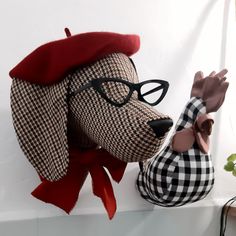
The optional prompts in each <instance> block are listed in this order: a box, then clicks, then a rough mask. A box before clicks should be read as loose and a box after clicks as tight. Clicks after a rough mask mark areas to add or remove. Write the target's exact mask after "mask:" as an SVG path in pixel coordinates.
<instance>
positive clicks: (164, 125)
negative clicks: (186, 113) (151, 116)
mask: <svg viewBox="0 0 236 236" xmlns="http://www.w3.org/2000/svg"><path fill="white" fill-rule="evenodd" d="M148 125H150V126H151V128H152V129H153V131H154V133H155V134H156V136H157V138H161V137H163V136H164V135H165V134H166V132H168V131H169V130H170V128H171V127H172V125H173V121H172V120H171V119H165V120H152V121H148Z"/></svg>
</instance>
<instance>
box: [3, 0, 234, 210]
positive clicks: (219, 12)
mask: <svg viewBox="0 0 236 236" xmlns="http://www.w3.org/2000/svg"><path fill="white" fill-rule="evenodd" d="M233 2H234V1H231V6H230V8H231V9H233V7H234V4H233ZM227 3H230V1H224V0H199V1H194V0H192V1H190V0H180V1H176V0H165V1H161V0H149V1H141V0H129V1H128V0H119V1H118V0H116V1H114V0H113V1H111V0H100V1H96V0H94V1H91V0H84V1H82V0H76V1H75V0H67V1H63V0H51V1H48V0H47V1H46V0H40V1H30V0H21V1H18V0H7V1H1V3H0V59H1V60H0V62H1V66H0V150H1V154H0V211H2V212H3V211H5V212H6V211H7V210H8V209H9V210H11V211H14V209H15V208H16V207H18V204H19V202H23V207H22V209H29V210H30V209H31V208H35V209H36V208H37V209H41V208H42V207H43V204H39V203H38V202H37V201H36V200H34V199H32V198H31V197H30V195H29V193H30V191H31V190H32V189H33V187H34V186H35V185H36V184H37V182H38V180H37V176H36V173H35V172H34V170H33V169H32V167H31V166H30V165H29V164H28V162H27V161H26V160H25V157H24V155H23V154H22V152H21V150H20V148H19V146H18V144H17V141H16V138H15V133H14V130H13V127H12V124H11V116H10V106H9V102H10V99H9V91H10V84H11V80H10V78H9V76H8V72H9V70H10V69H11V68H12V67H13V66H15V65H16V63H18V62H19V61H20V60H21V59H22V58H23V57H24V56H26V55H27V54H28V53H30V52H31V51H32V50H33V49H35V48H36V47H38V46H39V45H40V44H43V43H45V42H48V41H52V40H56V39H60V38H63V37H65V34H64V32H63V29H64V27H69V28H70V29H71V32H72V34H77V33H79V32H85V31H101V30H102V31H114V32H120V33H136V34H139V35H140V36H141V49H140V52H139V53H137V55H135V56H134V61H135V62H136V64H137V68H138V71H139V73H140V80H145V79H149V78H153V77H155V78H160V79H166V80H168V81H169V83H170V90H169V92H168V95H167V96H166V98H165V99H164V101H163V102H162V103H161V105H159V106H158V107H157V109H158V110H160V111H162V112H164V113H167V114H170V115H171V116H172V117H173V119H174V120H175V121H176V120H177V118H178V116H179V114H180V112H181V111H182V109H183V106H184V105H185V103H186V101H187V100H188V97H189V92H190V88H191V84H192V80H193V75H194V73H195V72H196V71H197V70H202V71H204V72H205V73H206V74H208V73H210V72H211V71H212V70H220V69H222V67H224V64H226V67H227V68H229V70H230V73H229V76H228V77H229V81H230V83H231V88H230V90H231V92H230V95H228V96H227V99H226V102H225V104H224V109H223V110H222V112H221V116H219V117H217V118H216V119H217V121H220V123H219V122H218V123H217V122H216V123H217V124H216V125H215V131H214V134H215V138H213V140H212V142H213V144H214V145H212V149H213V154H214V156H213V159H214V160H215V162H216V170H217V181H216V187H215V190H214V193H213V196H214V197H216V198H217V197H224V196H231V195H233V194H236V188H235V187H236V179H235V178H233V177H231V175H229V174H228V173H225V172H224V171H223V170H222V166H223V163H224V159H225V158H226V157H227V155H229V154H230V153H231V152H236V146H235V142H236V139H235V134H236V125H235V124H234V122H236V115H235V113H234V112H233V108H234V107H235V104H234V102H235V97H234V94H235V87H233V86H232V85H233V84H234V85H235V82H234V81H233V77H234V78H235V72H236V71H235V69H234V66H233V62H234V61H235V53H233V48H234V49H235V46H234V45H233V44H234V42H235V40H234V41H233V38H231V37H233V36H234V37H235V35H234V34H233V31H234V29H235V27H236V26H235V22H234V15H233V12H232V11H231V13H230V24H229V26H228V28H226V26H225V25H224V26H223V22H224V24H226V23H227V19H228V18H227V17H224V14H225V13H227V9H228V8H227V6H226V8H225V4H227ZM226 33H227V35H228V38H227V40H228V41H227V42H228V44H227V51H226V50H225V47H224V45H225V43H226V37H225V36H224V35H226ZM234 39H235V38H234ZM222 40H223V41H222ZM226 52H227V53H226ZM234 52H235V51H234ZM230 122H231V123H230ZM232 126H234V133H233V129H232ZM233 139H234V140H233ZM137 172H138V168H137V166H136V165H130V167H129V169H128V171H127V175H126V177H125V179H124V180H123V181H122V183H121V184H120V185H119V186H118V187H117V186H114V187H115V191H116V195H117V199H118V205H119V206H118V210H119V209H122V210H126V209H127V210H129V209H141V208H145V209H148V208H151V206H150V205H148V204H146V203H144V202H143V201H142V200H141V199H140V198H139V197H138V196H137V192H136V191H135V189H134V179H135V177H136V175H137ZM231 185H234V188H232V187H231ZM88 188H90V185H89V186H88V187H86V191H87V189H88ZM88 191H89V190H88ZM84 194H85V196H86V197H84V198H83V197H82V199H81V203H80V206H79V208H78V209H79V210H78V212H79V211H82V208H83V210H84V211H90V212H92V211H93V210H94V209H97V208H100V207H101V208H102V204H101V203H100V202H99V201H95V200H91V199H93V197H90V198H88V197H87V195H86V193H85V190H84ZM89 194H90V193H89ZM225 194H226V195H225ZM87 198H88V199H89V201H92V203H91V202H88V201H87V202H86V199H87ZM19 199H20V200H19ZM6 203H9V206H8V205H7V204H6ZM83 204H84V205H83ZM36 206H37V207H36ZM83 206H84V207H83ZM50 209H52V208H50Z"/></svg>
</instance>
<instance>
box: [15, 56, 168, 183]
mask: <svg viewBox="0 0 236 236" xmlns="http://www.w3.org/2000/svg"><path fill="white" fill-rule="evenodd" d="M100 77H109V78H117V77H118V78H122V79H123V80H127V81H130V82H133V83H137V82H138V76H137V73H136V71H135V68H134V66H133V64H132V63H131V61H130V59H129V58H128V57H127V56H126V55H124V54H122V53H114V54H110V55H108V56H106V57H104V58H102V59H100V60H98V61H96V62H94V63H92V64H90V65H88V66H84V67H81V68H78V69H77V70H75V71H74V72H72V73H70V74H68V75H67V76H66V78H65V79H64V80H62V81H61V82H58V83H56V84H53V85H50V86H42V85H35V84H32V83H29V82H26V81H23V80H19V79H18V78H14V79H13V83H12V88H11V107H12V116H13V123H14V127H15V129H16V133H17V136H18V140H19V143H20V146H21V148H22V150H23V151H24V153H25V155H26V156H27V158H28V159H29V161H30V162H31V163H32V165H33V166H34V167H35V168H36V170H37V172H38V173H39V174H40V175H41V176H43V177H45V178H47V179H49V180H52V181H55V180H58V179H60V178H61V177H63V176H64V175H65V174H66V171H67V167H68V162H69V159H68V139H69V142H73V143H76V145H77V146H79V147H80V148H90V147H94V146H102V147H103V148H104V149H106V150H107V151H108V152H109V153H111V154H112V155H114V156H115V157H117V158H119V159H120V160H122V161H125V162H135V161H142V160H145V159H148V158H151V157H152V156H153V155H154V154H155V153H156V152H157V151H158V150H159V149H160V147H161V146H162V144H163V142H164V139H165V137H166V134H167V132H168V130H167V131H166V132H165V134H164V135H162V136H161V137H159V138H157V136H156V134H155V133H154V131H153V129H152V128H151V127H150V125H148V122H149V121H153V120H165V119H167V120H170V118H169V117H168V116H167V115H163V114H161V113H159V112H157V111H156V110H155V109H153V108H152V107H150V106H149V105H147V104H145V103H143V102H140V101H139V100H138V99H137V94H135V93H133V95H132V97H131V99H130V100H129V102H128V103H126V104H125V105H123V106H122V107H115V106H113V105H112V104H110V103H108V102H107V101H106V100H104V99H103V98H102V97H101V96H100V94H99V93H97V92H96V91H95V90H94V89H93V88H89V89H87V90H84V91H82V92H80V93H78V94H77V95H76V96H69V95H70V94H71V93H73V91H76V90H77V89H79V88H80V87H81V86H83V85H85V84H86V83H88V82H89V81H90V80H92V79H95V78H100ZM103 89H104V90H105V91H106V94H107V96H110V98H111V99H114V100H118V101H119V99H122V97H123V96H125V93H127V88H125V87H124V86H122V85H120V84H116V83H113V84H107V86H105V87H103Z"/></svg>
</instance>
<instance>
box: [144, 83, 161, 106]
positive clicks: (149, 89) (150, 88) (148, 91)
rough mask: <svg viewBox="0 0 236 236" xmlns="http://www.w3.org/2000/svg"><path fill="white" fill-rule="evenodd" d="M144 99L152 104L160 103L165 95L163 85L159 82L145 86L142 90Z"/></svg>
mask: <svg viewBox="0 0 236 236" xmlns="http://www.w3.org/2000/svg"><path fill="white" fill-rule="evenodd" d="M140 92H141V95H142V97H143V99H144V100H145V101H146V102H147V103H150V104H153V103H155V102H157V101H158V99H159V98H160V97H161V95H162V93H163V85H161V84H160V83H158V82H150V83H146V84H143V85H142V87H141V89H140Z"/></svg>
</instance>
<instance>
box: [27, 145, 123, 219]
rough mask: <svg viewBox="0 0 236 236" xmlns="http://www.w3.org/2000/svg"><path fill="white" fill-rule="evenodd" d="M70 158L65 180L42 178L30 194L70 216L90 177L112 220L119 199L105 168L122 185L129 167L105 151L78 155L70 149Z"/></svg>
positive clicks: (82, 152) (97, 150)
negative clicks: (89, 176) (52, 180)
mask: <svg viewBox="0 0 236 236" xmlns="http://www.w3.org/2000/svg"><path fill="white" fill-rule="evenodd" d="M69 154H70V163H69V168H68V171H67V174H66V176H65V177H64V178H62V179H61V180H59V181H55V182H50V181H48V180H46V179H43V178H41V181H42V183H41V184H40V185H39V186H38V187H37V188H36V189H35V190H34V191H33V192H32V193H31V194H32V195H33V196H34V197H36V198H38V199H39V200H42V201H44V202H46V203H51V204H54V205H56V206H58V207H60V208H61V209H63V210H64V211H66V212H67V213H68V214H69V213H70V211H71V210H72V209H73V207H74V206H75V204H76V202H77V199H78V197H79V193H80V189H81V187H82V186H83V183H84V181H85V179H86V177H87V175H88V173H90V175H91V178H92V186H93V193H94V194H95V195H96V196H97V197H100V198H101V200H102V202H103V204H104V206H105V208H106V211H107V214H108V216H109V218H110V219H112V217H113V216H114V214H115V212H116V199H115V196H114V192H113V188H112V185H111V182H110V179H109V176H108V175H107V173H106V171H105V170H104V168H103V167H106V168H107V170H108V171H109V173H110V174H111V177H112V179H113V180H115V181H116V182H120V180H121V179H122V177H123V174H124V171H125V168H126V165H127V163H125V162H123V161H120V160H119V159H117V158H115V157H113V156H111V155H110V154H109V153H108V152H106V151H105V150H103V149H92V150H88V151H79V150H78V149H76V148H71V149H70V151H69Z"/></svg>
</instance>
